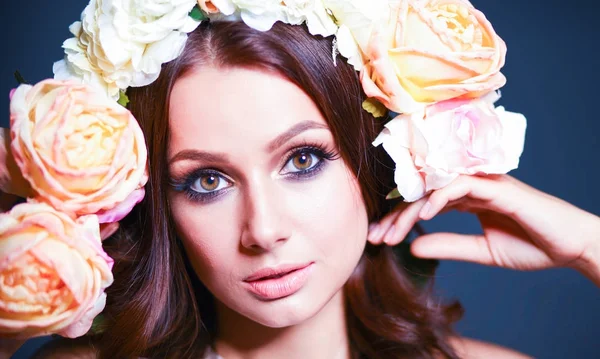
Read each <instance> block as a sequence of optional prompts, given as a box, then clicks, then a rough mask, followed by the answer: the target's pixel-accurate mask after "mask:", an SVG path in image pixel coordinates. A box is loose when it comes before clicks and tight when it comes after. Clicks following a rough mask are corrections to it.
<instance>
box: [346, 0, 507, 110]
mask: <svg viewBox="0 0 600 359" xmlns="http://www.w3.org/2000/svg"><path fill="white" fill-rule="evenodd" d="M362 28H366V27H364V26H363V27H362ZM362 28H359V29H362ZM366 29H368V28H366ZM356 31H358V30H356ZM355 37H357V38H365V34H363V35H360V34H355ZM368 38H369V39H370V40H369V41H368V42H367V43H364V44H361V43H360V42H359V44H360V45H361V47H362V50H363V52H364V53H365V58H366V59H365V66H364V68H363V69H362V71H361V75H360V76H361V81H362V84H363V88H364V91H365V93H366V94H367V96H369V97H372V98H375V99H377V100H379V101H380V102H381V103H382V104H384V105H385V106H386V107H387V108H389V109H390V110H392V111H394V112H397V113H412V112H417V111H420V110H422V108H423V107H424V106H425V105H427V104H430V103H434V102H438V101H443V100H448V99H453V98H457V97H462V98H476V97H479V96H481V95H484V94H486V93H488V92H490V91H493V90H496V89H498V88H500V87H502V86H503V85H504V84H505V83H506V79H505V77H504V75H502V74H501V73H500V68H502V66H503V65H504V60H505V56H506V46H505V44H504V41H502V39H500V37H498V35H497V34H496V33H495V31H494V29H493V27H492V25H491V24H490V23H489V21H488V20H487V19H486V18H485V16H484V14H483V13H482V12H480V11H479V10H477V9H475V8H474V7H473V6H472V5H471V4H470V3H469V2H468V1H466V0H424V1H415V0H401V1H398V5H396V6H394V7H392V9H391V13H390V16H389V19H388V24H387V25H386V26H383V27H381V28H379V29H375V30H374V31H373V32H371V33H370V37H368Z"/></svg>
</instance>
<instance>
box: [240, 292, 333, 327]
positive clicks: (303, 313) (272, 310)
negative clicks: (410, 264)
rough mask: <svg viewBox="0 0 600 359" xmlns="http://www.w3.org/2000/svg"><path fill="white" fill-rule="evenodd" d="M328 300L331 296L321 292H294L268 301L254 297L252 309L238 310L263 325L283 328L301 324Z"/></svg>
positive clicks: (317, 311)
mask: <svg viewBox="0 0 600 359" xmlns="http://www.w3.org/2000/svg"><path fill="white" fill-rule="evenodd" d="M334 295H335V293H334ZM334 295H332V297H333V296H334ZM330 300H331V298H323V296H322V294H321V295H317V294H316V293H308V292H307V293H296V294H293V295H291V296H289V297H285V298H281V299H277V300H274V301H270V302H264V301H258V300H256V299H254V301H255V303H254V304H253V305H252V306H251V307H252V308H251V309H252V310H251V311H250V312H247V313H243V311H240V313H243V315H244V316H246V317H247V318H248V319H250V320H252V321H254V322H256V323H259V324H261V325H264V326H265V327H269V328H285V327H290V326H295V325H298V324H301V323H303V322H305V321H306V320H308V319H310V318H312V317H314V316H315V315H317V314H318V313H319V312H321V310H323V308H324V307H326V306H327V304H328V303H329V302H330ZM256 301H258V303H256Z"/></svg>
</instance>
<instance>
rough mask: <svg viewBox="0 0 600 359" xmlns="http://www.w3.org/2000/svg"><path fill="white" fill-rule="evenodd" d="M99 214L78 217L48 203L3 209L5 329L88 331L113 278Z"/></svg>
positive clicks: (0, 301) (0, 330)
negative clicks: (61, 211) (99, 223)
mask: <svg viewBox="0 0 600 359" xmlns="http://www.w3.org/2000/svg"><path fill="white" fill-rule="evenodd" d="M112 265H113V260H112V259H111V258H110V257H109V256H108V255H107V254H106V253H105V252H104V250H103V249H102V245H101V242H100V232H99V226H98V220H97V218H96V216H94V215H90V216H84V217H80V218H79V219H78V220H77V221H74V220H73V219H71V218H70V217H69V216H67V215H65V214H63V213H60V212H57V211H56V210H55V209H53V208H52V207H50V206H49V205H47V204H45V203H35V202H29V203H22V204H19V205H17V206H15V207H14V208H13V209H12V210H11V211H10V212H8V213H2V214H0V283H1V285H0V335H3V336H8V337H13V338H29V337H34V336H40V335H47V334H54V333H56V334H60V335H62V336H65V337H71V338H75V337H78V336H81V335H83V334H85V333H86V332H87V331H88V330H89V329H90V326H91V325H92V321H93V319H94V317H96V315H98V314H99V313H100V312H101V311H102V310H103V309H104V304H105V301H106V294H105V293H104V290H105V288H107V287H108V286H109V285H111V284H112V282H113V275H112V272H111V269H112Z"/></svg>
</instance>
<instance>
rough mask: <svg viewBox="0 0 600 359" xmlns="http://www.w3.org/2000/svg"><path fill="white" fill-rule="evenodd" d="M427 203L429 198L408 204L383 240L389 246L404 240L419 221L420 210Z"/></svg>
mask: <svg viewBox="0 0 600 359" xmlns="http://www.w3.org/2000/svg"><path fill="white" fill-rule="evenodd" d="M425 203H427V198H422V199H420V200H418V201H417V202H414V203H412V204H411V205H410V206H408V207H407V208H406V209H405V210H404V211H402V213H400V215H398V216H397V217H396V219H395V221H394V223H393V224H392V226H391V228H390V229H389V230H388V232H387V233H386V234H385V235H384V237H383V242H384V243H385V244H387V245H389V246H395V245H397V244H398V243H400V242H402V241H403V240H404V238H406V236H407V235H408V233H410V231H411V230H412V228H413V227H414V225H415V224H416V223H417V222H418V221H419V219H420V218H419V212H420V211H421V208H423V206H424V205H425Z"/></svg>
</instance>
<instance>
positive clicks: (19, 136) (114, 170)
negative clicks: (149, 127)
mask: <svg viewBox="0 0 600 359" xmlns="http://www.w3.org/2000/svg"><path fill="white" fill-rule="evenodd" d="M98 91H99V90H96V89H94V88H92V87H90V86H88V85H81V84H76V83H73V82H63V81H58V80H45V81H42V82H40V83H38V84H37V85H35V86H33V87H32V86H29V85H21V86H19V87H18V88H17V91H15V93H14V95H13V97H12V100H11V104H10V121H11V137H12V143H11V149H12V154H13V156H14V159H15V162H16V163H17V165H18V167H19V168H20V169H21V172H22V174H23V177H24V178H25V179H26V180H27V181H28V182H29V183H30V185H31V187H32V189H33V191H34V192H35V193H36V194H37V198H38V199H40V200H43V201H45V202H48V203H49V204H51V205H52V206H53V207H55V208H56V209H58V210H61V211H65V212H67V213H69V214H72V215H75V216H79V215H86V214H95V213H99V214H102V215H103V216H105V217H110V218H111V220H119V219H121V218H122V217H123V216H124V215H125V214H127V213H126V212H129V210H131V208H132V207H133V205H135V203H137V201H139V200H140V199H141V197H140V196H139V190H140V189H141V188H142V187H143V186H144V184H145V183H146V181H147V179H148V176H147V171H146V158H147V153H146V145H145V142H144V136H143V134H142V131H141V129H140V127H139V125H138V123H137V122H136V120H135V118H134V117H133V116H132V115H131V113H130V112H129V111H128V110H127V109H125V108H124V107H122V106H120V105H118V104H117V103H116V102H115V101H113V100H112V99H110V98H108V97H107V96H106V95H104V94H103V93H101V92H98ZM123 203H126V204H128V205H127V207H129V208H127V209H125V210H124V209H123ZM115 208H117V209H116V210H117V211H118V212H119V215H118V216H117V215H114V213H111V212H110V211H112V210H113V209H115ZM101 222H104V221H101Z"/></svg>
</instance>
